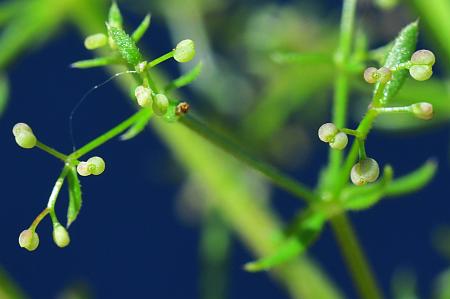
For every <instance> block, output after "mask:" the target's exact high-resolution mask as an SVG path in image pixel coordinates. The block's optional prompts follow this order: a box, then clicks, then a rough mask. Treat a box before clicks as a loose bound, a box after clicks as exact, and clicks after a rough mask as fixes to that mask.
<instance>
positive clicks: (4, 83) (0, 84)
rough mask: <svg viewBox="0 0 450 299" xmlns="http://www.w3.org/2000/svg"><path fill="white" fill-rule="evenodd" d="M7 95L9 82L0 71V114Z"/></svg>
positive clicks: (6, 100)
mask: <svg viewBox="0 0 450 299" xmlns="http://www.w3.org/2000/svg"><path fill="white" fill-rule="evenodd" d="M8 96H9V82H8V79H7V78H6V76H5V75H4V74H1V73H0V116H2V114H3V112H4V111H5V108H6V105H7V103H8Z"/></svg>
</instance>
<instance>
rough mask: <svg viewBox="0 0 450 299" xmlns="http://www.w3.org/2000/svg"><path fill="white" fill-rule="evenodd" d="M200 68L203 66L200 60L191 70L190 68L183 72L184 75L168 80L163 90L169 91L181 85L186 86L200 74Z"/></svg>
mask: <svg viewBox="0 0 450 299" xmlns="http://www.w3.org/2000/svg"><path fill="white" fill-rule="evenodd" d="M202 68H203V63H202V62H201V61H200V62H199V63H197V65H196V66H195V67H194V68H193V69H192V70H190V71H189V72H187V73H186V74H184V75H182V76H180V77H179V78H177V79H175V80H173V81H172V82H170V83H169V84H168V85H167V86H166V87H165V88H164V90H165V91H170V90H172V89H177V88H181V87H183V86H186V85H188V84H190V83H192V81H194V80H195V79H197V78H198V76H199V75H200V73H201V71H202Z"/></svg>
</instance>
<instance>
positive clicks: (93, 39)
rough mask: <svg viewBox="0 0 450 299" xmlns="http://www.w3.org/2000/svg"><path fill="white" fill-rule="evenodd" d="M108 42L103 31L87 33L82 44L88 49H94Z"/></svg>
mask: <svg viewBox="0 0 450 299" xmlns="http://www.w3.org/2000/svg"><path fill="white" fill-rule="evenodd" d="M107 43H108V37H107V36H106V35H105V34H103V33H97V34H93V35H89V36H88V37H86V39H85V40H84V46H85V47H86V49H88V50H94V49H97V48H100V47H103V46H104V45H106V44H107Z"/></svg>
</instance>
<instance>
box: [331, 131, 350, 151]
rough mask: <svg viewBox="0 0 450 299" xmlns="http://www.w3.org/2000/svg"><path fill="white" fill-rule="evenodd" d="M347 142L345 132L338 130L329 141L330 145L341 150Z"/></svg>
mask: <svg viewBox="0 0 450 299" xmlns="http://www.w3.org/2000/svg"><path fill="white" fill-rule="evenodd" d="M347 143H348V137H347V134H345V133H343V132H339V133H337V134H336V135H335V136H334V138H333V139H332V140H331V141H330V147H331V148H334V149H337V150H343V149H344V148H345V147H346V146H347Z"/></svg>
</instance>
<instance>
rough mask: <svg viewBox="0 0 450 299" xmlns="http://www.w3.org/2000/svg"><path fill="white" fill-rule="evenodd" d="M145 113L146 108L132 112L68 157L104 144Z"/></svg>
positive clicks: (87, 151)
mask: <svg viewBox="0 0 450 299" xmlns="http://www.w3.org/2000/svg"><path fill="white" fill-rule="evenodd" d="M146 113H147V111H146V109H141V110H139V111H138V112H136V113H134V114H133V115H132V116H130V117H129V118H127V119H126V120H124V121H122V122H121V123H120V124H118V125H117V126H115V127H114V128H112V129H111V130H109V131H108V132H106V133H104V134H102V135H100V136H99V137H97V138H95V139H94V140H92V141H90V142H89V143H87V144H86V145H84V146H83V147H81V148H80V149H78V150H76V151H74V152H73V153H72V154H70V155H69V157H68V159H78V158H80V157H81V156H83V155H85V154H87V153H89V152H90V151H92V150H93V149H95V148H97V147H99V146H100V145H102V144H104V143H105V142H107V141H108V140H110V139H112V138H114V137H116V136H117V135H119V134H121V133H122V132H124V131H125V130H126V129H128V128H129V127H130V126H132V125H133V124H134V123H135V122H136V121H137V120H139V119H140V118H141V117H143V116H144V115H145V114H146Z"/></svg>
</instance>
